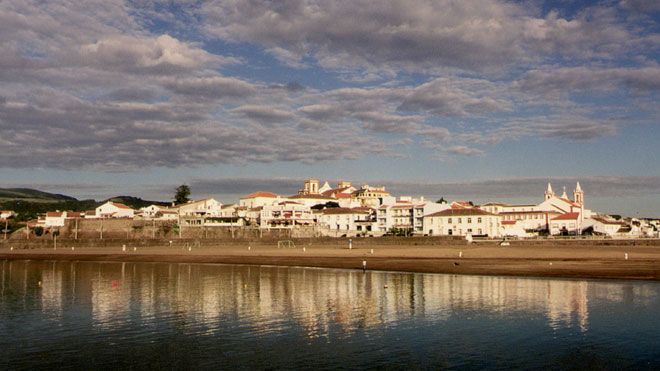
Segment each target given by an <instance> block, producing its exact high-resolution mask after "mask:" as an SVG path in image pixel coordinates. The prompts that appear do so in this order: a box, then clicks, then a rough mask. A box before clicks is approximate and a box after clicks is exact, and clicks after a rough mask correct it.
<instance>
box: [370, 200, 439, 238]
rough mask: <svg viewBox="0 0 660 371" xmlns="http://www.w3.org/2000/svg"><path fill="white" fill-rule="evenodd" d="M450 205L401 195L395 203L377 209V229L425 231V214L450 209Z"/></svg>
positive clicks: (410, 231)
mask: <svg viewBox="0 0 660 371" xmlns="http://www.w3.org/2000/svg"><path fill="white" fill-rule="evenodd" d="M448 208H449V205H447V204H439V203H435V202H428V201H425V200H424V198H423V197H422V198H420V199H419V200H416V199H413V198H412V197H401V198H400V199H399V200H398V201H397V202H396V203H394V204H386V205H381V206H380V207H379V208H378V209H377V210H376V230H377V231H379V232H383V233H385V232H388V231H390V230H391V229H393V228H396V229H399V230H404V231H407V232H409V233H416V234H422V233H424V230H425V229H424V216H425V215H429V214H433V213H436V212H438V211H441V210H445V209H448Z"/></svg>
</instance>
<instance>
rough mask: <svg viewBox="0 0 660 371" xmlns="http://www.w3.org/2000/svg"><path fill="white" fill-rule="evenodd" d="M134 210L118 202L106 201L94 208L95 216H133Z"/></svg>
mask: <svg viewBox="0 0 660 371" xmlns="http://www.w3.org/2000/svg"><path fill="white" fill-rule="evenodd" d="M133 216H135V210H133V209H131V208H130V207H128V206H126V205H124V204H122V203H119V202H112V201H108V202H106V203H104V204H103V205H101V206H99V207H97V208H96V210H95V217H96V218H131V219H132V218H133Z"/></svg>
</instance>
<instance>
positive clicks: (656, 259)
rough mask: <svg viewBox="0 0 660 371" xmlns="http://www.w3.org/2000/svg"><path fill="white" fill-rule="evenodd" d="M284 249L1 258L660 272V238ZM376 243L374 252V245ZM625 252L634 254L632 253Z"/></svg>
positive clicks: (587, 274) (63, 251)
mask: <svg viewBox="0 0 660 371" xmlns="http://www.w3.org/2000/svg"><path fill="white" fill-rule="evenodd" d="M304 247H305V251H303V246H298V247H296V248H287V249H284V248H282V249H278V248H276V247H273V246H271V245H250V249H249V250H248V244H247V243H242V244H225V245H221V246H217V247H198V248H191V251H188V249H187V248H180V247H143V248H139V249H137V250H136V251H134V250H133V247H130V246H129V247H127V249H126V250H127V251H122V248H121V247H105V248H76V249H75V250H71V248H67V247H60V248H58V249H57V250H54V249H43V248H42V249H26V250H20V249H19V250H13V251H10V249H9V248H1V249H0V260H3V259H32V260H67V261H124V262H172V263H215V264H218V263H221V264H252V265H277V266H307V267H321V268H343V269H362V268H363V265H362V263H363V261H366V268H367V269H369V270H384V271H403V272H422V273H448V274H476V275H503V276H536V277H566V278H612V279H641V280H660V246H580V245H576V246H561V247H560V246H556V247H538V246H525V245H518V246H508V247H499V246H479V245H469V246H467V245H457V246H443V247H436V246H428V247H420V246H414V245H400V246H393V245H378V244H371V245H369V246H368V247H366V248H365V247H360V248H353V249H351V250H349V249H348V248H346V247H342V248H339V247H337V246H327V245H325V246H324V245H321V246H314V245H305V246H304ZM371 249H373V253H372V252H371ZM625 254H628V259H627V260H626V258H625Z"/></svg>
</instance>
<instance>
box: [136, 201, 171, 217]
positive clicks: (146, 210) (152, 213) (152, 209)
mask: <svg viewBox="0 0 660 371" xmlns="http://www.w3.org/2000/svg"><path fill="white" fill-rule="evenodd" d="M166 210H167V211H173V212H174V213H177V214H178V210H172V209H170V208H168V207H165V206H161V205H153V204H152V205H149V206H145V207H141V208H140V212H141V213H142V217H143V218H145V219H158V215H162V214H163V211H166Z"/></svg>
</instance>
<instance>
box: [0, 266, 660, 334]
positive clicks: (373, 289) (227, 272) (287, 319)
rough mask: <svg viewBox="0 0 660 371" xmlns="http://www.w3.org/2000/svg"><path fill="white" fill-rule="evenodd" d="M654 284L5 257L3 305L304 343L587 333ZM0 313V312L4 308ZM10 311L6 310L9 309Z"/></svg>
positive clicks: (107, 324)
mask: <svg viewBox="0 0 660 371" xmlns="http://www.w3.org/2000/svg"><path fill="white" fill-rule="evenodd" d="M657 294H658V290H657V286H653V285H644V284H638V283H633V282H605V281H575V280H545V279H526V278H504V277H485V276H484V277H482V276H451V275H431V274H400V273H383V272H367V273H366V274H365V273H362V272H360V271H341V270H322V269H308V268H278V267H256V266H219V265H191V264H161V263H91V262H85V263H66V262H35V261H2V262H1V263H0V298H1V299H2V300H0V301H1V302H2V305H3V306H6V305H10V304H9V303H11V305H13V306H18V308H14V309H15V310H20V309H25V310H28V309H32V310H33V309H37V310H40V311H41V313H42V314H43V315H44V316H46V317H48V318H54V319H57V318H60V317H62V316H63V315H64V312H65V310H66V307H67V306H73V305H76V306H78V307H79V308H81V310H83V311H84V310H89V311H90V313H89V315H90V317H91V322H92V325H93V326H94V327H96V328H98V329H100V330H103V329H110V328H113V327H114V326H120V325H122V324H126V323H131V322H135V323H140V325H141V326H142V328H143V330H144V328H147V329H148V328H149V327H151V328H153V329H154V331H155V330H156V329H157V328H158V326H160V325H162V323H163V322H164V321H171V322H173V323H176V324H180V325H181V326H184V327H195V331H196V333H198V334H202V335H213V334H214V333H215V332H216V331H218V330H219V329H220V328H224V329H226V328H227V327H228V326H229V327H232V326H233V327H236V328H237V329H242V330H245V331H249V332H250V333H257V334H267V333H278V332H282V331H284V330H286V329H289V328H292V327H296V328H299V329H300V330H301V332H302V334H303V335H304V336H306V337H307V338H310V339H312V338H318V337H323V336H327V335H328V334H329V333H330V332H331V331H334V332H335V333H336V335H337V336H340V337H341V336H350V335H351V334H352V333H353V332H355V331H356V330H358V329H369V328H374V327H387V326H390V325H392V324H395V323H399V324H400V323H402V322H405V321H409V320H411V319H414V318H420V317H423V318H425V319H427V320H430V321H436V322H437V321H447V320H450V319H452V318H456V317H457V316H471V315H474V314H475V313H476V314H479V315H481V316H495V317H497V316H511V315H512V314H514V315H516V316H518V317H526V318H542V319H543V321H544V323H545V324H546V326H548V327H549V328H550V329H560V328H562V327H576V328H579V329H580V330H581V331H588V330H589V326H590V323H589V312H590V306H591V305H600V304H602V303H603V302H626V303H632V304H644V303H646V302H649V301H650V300H654V299H655V297H656V296H657ZM0 309H2V308H0ZM5 310H6V308H5Z"/></svg>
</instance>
